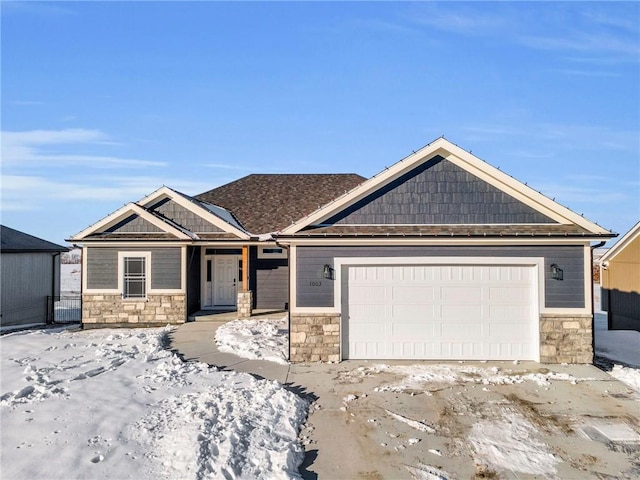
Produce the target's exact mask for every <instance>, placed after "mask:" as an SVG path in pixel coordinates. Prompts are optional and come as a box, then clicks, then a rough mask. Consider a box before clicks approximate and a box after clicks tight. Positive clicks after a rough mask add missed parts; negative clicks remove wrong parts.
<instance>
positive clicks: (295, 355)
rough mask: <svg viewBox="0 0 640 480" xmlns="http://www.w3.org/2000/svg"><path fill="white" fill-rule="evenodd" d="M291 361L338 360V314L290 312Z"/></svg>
mask: <svg viewBox="0 0 640 480" xmlns="http://www.w3.org/2000/svg"><path fill="white" fill-rule="evenodd" d="M289 334H290V342H291V358H290V359H289V360H290V361H291V362H292V363H302V362H339V361H340V360H341V359H340V314H339V313H326V314H323V313H312V314H304V313H292V314H291V330H290V332H289Z"/></svg>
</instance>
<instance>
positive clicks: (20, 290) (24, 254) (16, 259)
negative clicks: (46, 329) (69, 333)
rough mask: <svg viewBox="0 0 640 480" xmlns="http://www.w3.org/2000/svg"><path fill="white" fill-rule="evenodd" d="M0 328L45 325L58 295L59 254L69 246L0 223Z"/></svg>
mask: <svg viewBox="0 0 640 480" xmlns="http://www.w3.org/2000/svg"><path fill="white" fill-rule="evenodd" d="M0 241H1V244H2V248H1V256H0V272H1V278H0V281H1V290H0V328H2V329H5V328H8V327H18V326H29V325H38V324H44V323H46V321H47V297H48V296H59V295H60V254H61V253H62V252H66V251H68V250H69V249H68V248H66V247H63V246H61V245H56V244H55V243H52V242H48V241H46V240H42V239H41V238H38V237H34V236H33V235H29V234H26V233H23V232H20V231H18V230H14V229H13V228H9V227H5V226H4V225H0Z"/></svg>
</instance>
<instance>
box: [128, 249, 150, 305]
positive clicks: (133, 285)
mask: <svg viewBox="0 0 640 480" xmlns="http://www.w3.org/2000/svg"><path fill="white" fill-rule="evenodd" d="M123 266H124V269H123V278H122V298H146V296H147V259H146V257H124V258H123Z"/></svg>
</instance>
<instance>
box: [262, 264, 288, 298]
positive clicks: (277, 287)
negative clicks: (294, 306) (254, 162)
mask: <svg viewBox="0 0 640 480" xmlns="http://www.w3.org/2000/svg"><path fill="white" fill-rule="evenodd" d="M269 262H270V263H272V264H273V262H274V260H271V261H269ZM284 262H285V263H286V260H285V261H284ZM288 285H289V267H288V266H286V265H268V264H266V263H265V262H261V263H260V264H259V265H258V269H257V270H256V290H255V295H256V308H277V309H284V308H285V306H286V304H287V303H289V287H288Z"/></svg>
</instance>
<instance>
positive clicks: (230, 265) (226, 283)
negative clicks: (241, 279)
mask: <svg viewBox="0 0 640 480" xmlns="http://www.w3.org/2000/svg"><path fill="white" fill-rule="evenodd" d="M237 284H238V257H236V256H235V255H216V256H215V257H214V267H213V303H214V305H216V306H234V307H235V305H236V301H237V299H238V288H237V286H236V285H237Z"/></svg>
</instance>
